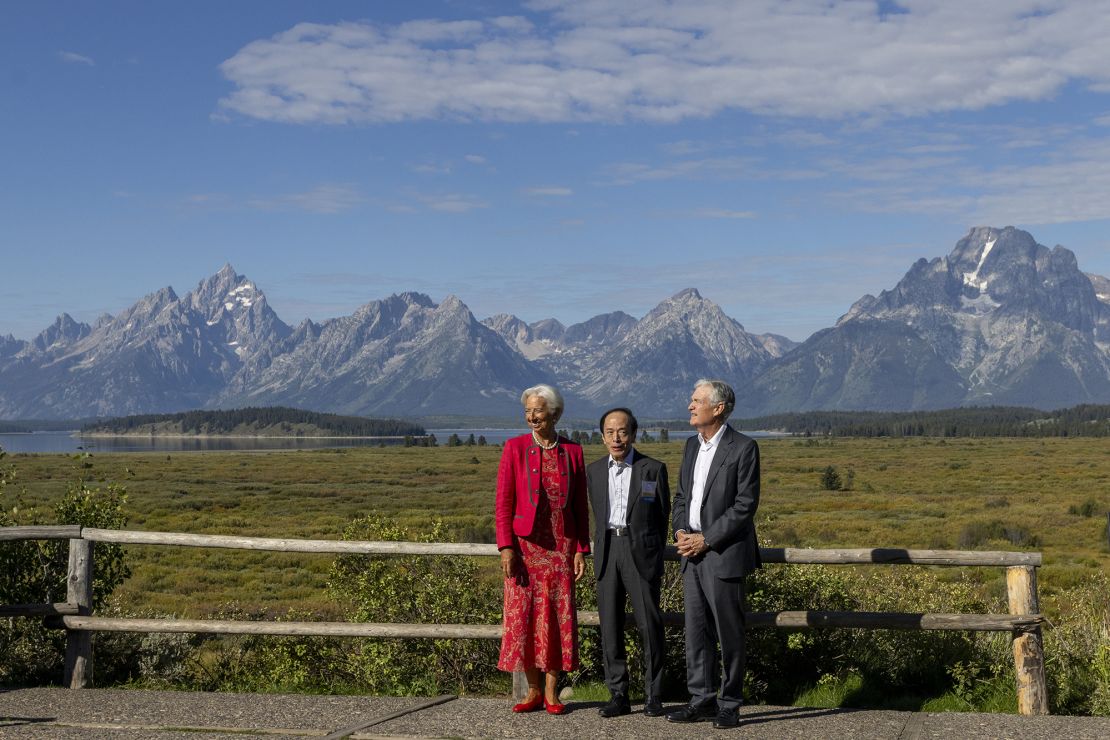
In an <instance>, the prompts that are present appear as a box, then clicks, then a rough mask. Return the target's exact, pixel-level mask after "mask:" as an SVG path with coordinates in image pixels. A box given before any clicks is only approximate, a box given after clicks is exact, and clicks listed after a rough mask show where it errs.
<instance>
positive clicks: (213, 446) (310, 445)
mask: <svg viewBox="0 0 1110 740" xmlns="http://www.w3.org/2000/svg"><path fill="white" fill-rule="evenodd" d="M648 431H649V432H651V434H652V436H653V437H658V434H659V432H658V430H656V429H649V430H648ZM428 432H429V433H431V434H434V435H435V436H436V440H437V441H438V442H439V444H441V445H442V444H445V443H446V442H447V439H448V438H449V437H450V436H451V435H452V434H457V435H459V437H460V438H461V439H462V440H463V441H464V442H465V441H466V438H467V437H468V436H470V435H471V434H473V435H474V438H475V439H477V438H478V437H479V436H482V437H485V438H486V441H487V442H489V443H490V444H495V443H496V444H499V443H501V442H504V441H505V440H506V439H509V438H510V437H515V436H517V435H518V434H523V433H524V430H523V429H429V430H428ZM691 434H693V432H692V431H672V432H670V437H671V439H672V440H679V439H685V438H686V437H689V436H690V435H691ZM745 434H747V435H749V436H752V437H768V436H778V435H773V434H772V433H769V432H745ZM403 443H404V439H403V438H402V437H82V436H79V435H78V434H77V433H76V432H32V433H30V434H0V449H2V450H4V451H5V452H8V453H16V452H38V453H58V452H64V453H75V452H95V453H104V452H218V451H239V452H249V451H251V450H318V449H322V448H330V447H377V446H379V445H383V444H384V445H399V444H403Z"/></svg>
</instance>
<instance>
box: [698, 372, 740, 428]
mask: <svg viewBox="0 0 1110 740" xmlns="http://www.w3.org/2000/svg"><path fill="white" fill-rule="evenodd" d="M703 385H707V386H709V387H710V388H711V389H712V393H711V394H710V395H709V402H710V403H711V404H713V405H714V406H716V405H717V404H719V403H723V404H724V405H725V413H724V414H723V415H722V416H721V418H722V419H727V418H728V417H729V414H731V413H732V410H733V409H734V408H736V393H735V392H733V390H732V386H730V385H729V384H728V383H726V382H725V381H723V380H709V379H707V378H701V379H700V380H698V382H696V383H694V388H701V387H702V386H703Z"/></svg>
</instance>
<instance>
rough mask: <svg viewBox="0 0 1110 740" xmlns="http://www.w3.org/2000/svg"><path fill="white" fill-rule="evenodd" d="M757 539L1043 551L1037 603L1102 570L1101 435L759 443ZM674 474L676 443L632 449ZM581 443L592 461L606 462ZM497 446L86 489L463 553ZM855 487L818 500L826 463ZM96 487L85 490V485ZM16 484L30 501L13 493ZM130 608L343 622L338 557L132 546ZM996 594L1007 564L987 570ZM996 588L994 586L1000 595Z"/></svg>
mask: <svg viewBox="0 0 1110 740" xmlns="http://www.w3.org/2000/svg"><path fill="white" fill-rule="evenodd" d="M760 446H761V449H762V453H763V494H762V501H761V504H760V509H759V515H758V517H759V519H758V521H759V527H760V534H761V537H762V539H763V540H764V544H767V545H770V546H787V547H815V548H826V547H906V548H937V549H1026V550H1040V551H1042V552H1043V553H1044V555H1045V567H1044V568H1042V569H1041V571H1040V587H1041V593H1042V595H1047V594H1051V593H1052V592H1053V591H1054V590H1057V589H1062V588H1066V587H1068V586H1070V585H1072V584H1074V583H1076V582H1077V581H1078V580H1079V579H1080V578H1082V577H1083V576H1084V575H1088V574H1090V573H1092V572H1094V571H1097V570H1105V569H1107V567H1108V566H1110V550H1108V547H1107V539H1106V512H1108V511H1110V440H1101V439H956V440H940V439H834V440H820V441H818V440H799V439H773V440H763V441H762V442H761V445H760ZM641 449H642V450H643V451H644V452H646V453H647V454H650V455H653V456H655V457H658V458H660V459H662V460H664V461H665V462H666V463H667V464H668V466H669V467H670V469H671V471H672V480H673V478H674V477H675V476H676V475H677V470H678V466H679V461H680V457H681V451H682V444H681V443H680V442H671V443H667V444H661V443H653V444H645V445H642V447H641ZM602 454H603V450H602V448H601V447H600V446H596V447H587V449H586V457H587V459H588V460H589V459H593V458H596V457H600V456H601V455H602ZM499 456H500V449H499V448H496V447H454V448H448V447H439V448H408V449H406V448H401V447H387V448H351V449H342V450H318V451H300V452H251V453H243V452H227V453H225V452H203V453H174V454H171V455H165V454H155V453H142V454H110V455H98V456H96V457H94V458H91V459H87V460H85V461H84V462H85V463H86V464H87V463H89V462H91V463H92V467H91V468H89V469H87V470H85V471H84V472H85V473H86V474H89V473H91V474H92V475H93V477H94V480H95V481H117V482H120V483H123V484H125V485H126V486H127V489H128V497H129V501H128V505H127V510H128V513H129V523H128V528H129V529H138V530H148V531H171V532H194V533H205V534H242V535H257V536H281V537H298V538H318V539H338V538H339V537H340V534H341V532H342V530H343V528H344V526H345V525H346V524H347V523H348V522H349V521H350V520H352V519H354V518H355V517H358V516H362V515H365V514H371V513H373V514H378V515H381V516H384V517H388V518H390V519H394V520H396V521H397V522H398V523H400V524H402V525H404V526H405V527H407V528H409V529H411V530H414V531H420V530H426V529H427V528H428V522H429V521H430V519H432V518H433V517H439V518H441V519H443V520H444V521H445V522H446V523H447V524H448V525H449V527H450V529H451V531H452V532H453V533H454V537H455V539H457V540H459V541H486V542H488V541H491V540H492V533H493V512H492V509H493V490H494V480H495V477H496V470H497V461H498V458H499ZM7 461H8V462H11V463H13V464H14V465H15V466H16V469H17V471H18V481H17V484H16V485H15V486H12V487H9V488H8V489H7V491H6V492H5V494H4V495H5V498H6V499H7V500H6V501H4V502H0V504H2V505H4V506H6V507H8V508H11V506H13V505H14V504H15V503H16V499H19V500H20V501H19V504H20V506H21V507H23V508H24V509H26V508H28V507H33V508H37V509H41V510H42V517H43V518H44V519H48V518H49V508H50V507H51V506H52V504H53V502H54V501H55V500H57V499H58V498H60V497H61V496H62V494H63V492H64V490H65V486H66V483H67V481H70V480H72V479H73V478H74V477H75V476H76V475H77V474H78V473H79V472H81V471H79V467H80V465H81V463H79V462H76V461H75V460H74V459H72V458H70V457H68V456H65V455H13V456H10V457H8V458H7ZM829 465H833V466H835V467H836V468H837V470H838V472H839V473H840V475H841V477H842V479H844V480H845V481H847V479H848V478H849V473H851V475H850V477H851V490H842V491H827V490H823V489H822V487H821V484H820V479H821V474H822V471H823V470H824V469H825V468H826V466H829ZM94 485H95V483H94ZM19 489H23V490H22V492H19ZM129 560H130V563H131V565H132V569H133V576H132V577H131V578H130V579H129V580H128V581H127V582H126V583H125V584H124V585H123V586H122V587H121V588H120V589H119V592H118V596H119V600H120V604H121V605H122V606H123V607H124V608H126V609H143V610H151V611H155V612H160V613H167V614H177V615H189V616H204V615H207V614H211V613H213V612H215V611H218V610H220V609H223V608H226V606H227V605H228V604H235V605H237V606H238V607H241V608H245V609H247V610H251V611H265V612H272V613H283V612H285V611H286V610H287V609H289V608H297V609H309V610H314V611H316V612H318V613H321V614H328V613H331V612H335V611H336V610H337V608H338V607H337V606H336V605H335V604H333V603H330V602H328V601H327V599H326V597H325V593H324V587H323V586H324V583H325V580H326V577H327V573H328V570H329V568H330V565H331V562H332V557H331V556H328V555H301V554H284V553H265V552H236V551H223V550H207V549H194V548H168V547H138V546H136V547H132V548H130V550H129ZM982 570H983V571H984V572H983V576H982V577H983V580H984V583H986V584H987V585H988V587H997V588H1001V580H1000V577H1001V570H1000V569H989V568H988V569H982ZM991 584H994V585H993V586H992V585H991Z"/></svg>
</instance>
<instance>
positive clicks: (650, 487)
mask: <svg viewBox="0 0 1110 740" xmlns="http://www.w3.org/2000/svg"><path fill="white" fill-rule="evenodd" d="M655 485H656V483H655V481H653V480H646V481H643V482H642V483H640V500H641V501H647V502H648V503H651V502H652V501H654V500H655Z"/></svg>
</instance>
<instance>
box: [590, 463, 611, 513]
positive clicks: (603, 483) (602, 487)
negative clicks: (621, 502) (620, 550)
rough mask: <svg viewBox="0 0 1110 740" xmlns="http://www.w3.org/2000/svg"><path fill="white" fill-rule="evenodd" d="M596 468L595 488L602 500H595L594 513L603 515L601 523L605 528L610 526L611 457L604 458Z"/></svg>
mask: <svg viewBox="0 0 1110 740" xmlns="http://www.w3.org/2000/svg"><path fill="white" fill-rule="evenodd" d="M595 470H596V471H597V472H596V473H594V478H595V483H596V484H597V485H595V486H594V490H595V491H597V492H598V495H599V496H600V497H601V500H600V501H596V500H595V501H594V515H595V516H597V515H598V514H601V515H602V519H601V522H600V524H601V528H602V529H605V528H607V527H608V526H609V458H603V462H602V464H601V465H598V466H596V467H595ZM597 479H600V481H598V480H597Z"/></svg>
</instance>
